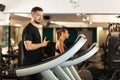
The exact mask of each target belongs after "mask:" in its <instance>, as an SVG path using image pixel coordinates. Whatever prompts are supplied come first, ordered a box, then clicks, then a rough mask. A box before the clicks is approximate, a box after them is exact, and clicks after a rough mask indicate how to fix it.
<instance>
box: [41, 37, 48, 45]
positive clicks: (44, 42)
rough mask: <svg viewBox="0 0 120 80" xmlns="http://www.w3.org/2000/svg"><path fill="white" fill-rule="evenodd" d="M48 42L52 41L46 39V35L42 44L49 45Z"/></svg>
mask: <svg viewBox="0 0 120 80" xmlns="http://www.w3.org/2000/svg"><path fill="white" fill-rule="evenodd" d="M48 42H50V41H46V37H45V38H44V40H43V42H42V46H43V47H45V46H47V44H48Z"/></svg>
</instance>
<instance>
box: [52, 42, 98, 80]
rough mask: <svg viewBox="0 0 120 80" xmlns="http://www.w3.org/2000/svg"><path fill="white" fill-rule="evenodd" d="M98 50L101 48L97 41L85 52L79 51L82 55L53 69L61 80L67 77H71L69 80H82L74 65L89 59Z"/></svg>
mask: <svg viewBox="0 0 120 80" xmlns="http://www.w3.org/2000/svg"><path fill="white" fill-rule="evenodd" d="M98 50H99V45H98V44H97V43H93V44H92V45H91V47H90V48H89V49H88V50H86V51H85V52H82V53H79V54H80V55H79V56H78V57H77V58H71V60H68V61H66V62H64V63H62V64H60V65H58V66H56V67H54V68H53V69H52V70H53V72H54V73H55V74H56V75H57V76H58V77H59V78H60V79H61V80H64V79H65V80H66V79H67V77H69V78H70V79H67V80H81V78H80V76H79V74H78V73H77V71H76V69H75V68H74V65H76V64H79V63H81V62H83V61H85V60H87V59H88V58H90V57H91V56H93V55H94V54H95V53H96V52H97V51H98ZM63 74H64V75H63Z"/></svg>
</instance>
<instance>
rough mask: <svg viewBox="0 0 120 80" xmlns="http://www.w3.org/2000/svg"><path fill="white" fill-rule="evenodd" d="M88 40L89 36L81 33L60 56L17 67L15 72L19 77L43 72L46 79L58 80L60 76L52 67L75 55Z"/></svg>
mask: <svg viewBox="0 0 120 80" xmlns="http://www.w3.org/2000/svg"><path fill="white" fill-rule="evenodd" d="M86 41H87V38H86V37H85V35H83V34H80V35H79V36H78V37H77V39H76V41H75V42H74V44H73V45H72V46H71V48H69V49H68V50H66V51H65V52H64V54H62V55H60V56H57V57H56V56H55V57H51V58H48V59H47V60H45V61H43V62H42V63H40V64H36V65H31V66H25V67H20V68H18V69H15V71H14V72H15V74H16V76H17V77H20V76H27V75H32V74H36V73H41V75H42V76H43V77H44V78H45V79H46V80H58V79H59V78H58V77H57V76H56V75H55V74H54V73H53V72H52V71H51V69H52V68H54V67H55V66H58V65H60V64H62V63H63V62H65V61H66V60H68V59H69V58H70V57H71V56H73V55H74V54H75V53H77V51H79V50H80V48H81V47H82V46H83V45H84V44H85V42H86Z"/></svg>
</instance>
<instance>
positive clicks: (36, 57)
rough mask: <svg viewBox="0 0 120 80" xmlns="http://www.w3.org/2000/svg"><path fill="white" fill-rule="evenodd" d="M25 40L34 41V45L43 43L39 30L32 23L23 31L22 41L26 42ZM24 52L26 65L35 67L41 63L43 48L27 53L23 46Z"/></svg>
mask: <svg viewBox="0 0 120 80" xmlns="http://www.w3.org/2000/svg"><path fill="white" fill-rule="evenodd" d="M25 40H29V41H32V43H34V44H37V43H41V37H40V33H39V30H38V28H37V27H35V26H33V25H32V24H31V23H29V24H28V25H27V26H26V27H25V29H24V30H23V34H22V41H23V42H24V41H25ZM23 50H24V65H33V64H37V63H40V62H41V60H42V50H41V48H39V49H36V50H29V51H27V50H26V48H25V46H24V45H23Z"/></svg>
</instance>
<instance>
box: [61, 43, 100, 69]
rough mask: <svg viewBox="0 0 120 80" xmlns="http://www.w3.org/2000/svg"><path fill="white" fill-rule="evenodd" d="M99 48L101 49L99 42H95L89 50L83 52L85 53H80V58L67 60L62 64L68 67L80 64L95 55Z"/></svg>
mask: <svg viewBox="0 0 120 80" xmlns="http://www.w3.org/2000/svg"><path fill="white" fill-rule="evenodd" d="M98 50H99V45H98V44H97V43H93V44H92V45H91V47H90V48H89V49H88V50H87V51H85V52H83V53H84V54H83V53H82V55H80V56H79V57H78V58H75V59H72V60H69V61H66V62H64V63H62V64H61V65H60V66H61V67H68V66H73V65H76V64H79V63H81V62H83V61H85V60H87V59H88V58H90V57H91V56H93V55H94V54H95V53H96V52H97V51H98Z"/></svg>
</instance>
